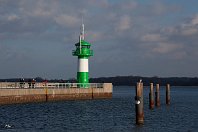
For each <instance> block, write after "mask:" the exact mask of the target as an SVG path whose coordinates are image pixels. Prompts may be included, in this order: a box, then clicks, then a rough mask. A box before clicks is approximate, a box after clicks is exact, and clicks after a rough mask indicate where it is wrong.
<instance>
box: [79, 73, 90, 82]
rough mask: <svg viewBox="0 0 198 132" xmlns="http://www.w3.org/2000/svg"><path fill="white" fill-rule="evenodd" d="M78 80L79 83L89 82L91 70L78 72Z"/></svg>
mask: <svg viewBox="0 0 198 132" xmlns="http://www.w3.org/2000/svg"><path fill="white" fill-rule="evenodd" d="M77 80H78V83H89V72H78V73H77Z"/></svg>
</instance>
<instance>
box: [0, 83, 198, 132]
mask: <svg viewBox="0 0 198 132" xmlns="http://www.w3.org/2000/svg"><path fill="white" fill-rule="evenodd" d="M134 92H135V89H134V87H129V86H127V87H114V92H113V98H112V99H103V100H87V101H63V102H49V103H32V104H18V105H5V106H0V131H20V132H21V131H24V132H25V131H98V132H103V131H106V132H109V131H114V132H120V131H123V132H127V131H130V132H131V131H159V130H160V131H197V130H198V110H197V109H198V88H196V87H172V88H171V105H170V106H169V107H167V106H166V105H165V87H161V89H160V100H161V106H160V108H155V109H154V110H149V107H148V93H149V88H148V87H145V88H144V112H145V124H144V125H143V126H136V125H135V110H134V96H135V93H134Z"/></svg>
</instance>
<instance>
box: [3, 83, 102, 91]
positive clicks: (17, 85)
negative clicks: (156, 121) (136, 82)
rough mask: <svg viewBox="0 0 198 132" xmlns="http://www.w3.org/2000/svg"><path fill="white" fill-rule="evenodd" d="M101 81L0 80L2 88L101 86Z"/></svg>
mask: <svg viewBox="0 0 198 132" xmlns="http://www.w3.org/2000/svg"><path fill="white" fill-rule="evenodd" d="M103 87H104V84H103V83H45V82H43V83H30V82H0V88H2V89H6V88H7V89H15V88H56V89H61V88H62V89H63V88H103Z"/></svg>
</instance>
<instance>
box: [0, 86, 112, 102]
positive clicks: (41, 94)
mask: <svg viewBox="0 0 198 132" xmlns="http://www.w3.org/2000/svg"><path fill="white" fill-rule="evenodd" d="M9 85H11V84H9ZM12 85H15V86H16V85H17V84H14V83H12ZM4 86H5V85H4ZM112 90H113V86H112V84H111V83H104V84H103V87H102V88H92V87H90V88H52V87H50V88H32V89H30V88H5V87H4V88H0V105H3V104H14V103H28V102H45V101H58V100H82V99H99V98H111V97H112Z"/></svg>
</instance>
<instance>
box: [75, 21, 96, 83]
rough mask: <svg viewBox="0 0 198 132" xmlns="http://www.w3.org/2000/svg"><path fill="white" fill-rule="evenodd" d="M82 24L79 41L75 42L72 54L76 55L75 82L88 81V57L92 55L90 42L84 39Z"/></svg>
mask: <svg viewBox="0 0 198 132" xmlns="http://www.w3.org/2000/svg"><path fill="white" fill-rule="evenodd" d="M84 34H85V32H84V24H82V26H81V33H80V36H79V42H78V43H76V44H75V46H76V50H73V52H72V54H73V56H78V71H77V82H78V83H89V61H88V60H89V57H90V56H93V50H91V49H90V47H91V44H90V43H88V42H86V41H85V37H84Z"/></svg>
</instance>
